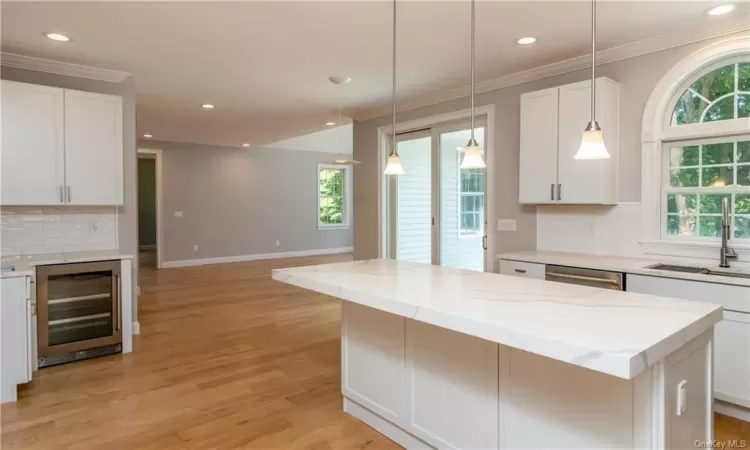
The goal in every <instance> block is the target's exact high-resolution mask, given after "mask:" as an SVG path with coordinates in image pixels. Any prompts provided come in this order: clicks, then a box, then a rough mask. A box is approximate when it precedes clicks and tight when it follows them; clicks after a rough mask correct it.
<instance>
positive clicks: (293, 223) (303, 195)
mask: <svg viewBox="0 0 750 450" xmlns="http://www.w3.org/2000/svg"><path fill="white" fill-rule="evenodd" d="M139 147H140V148H149V149H162V190H163V194H162V197H163V198H162V200H163V206H162V208H163V209H162V217H163V221H164V223H163V228H164V229H163V233H164V243H163V250H164V255H163V260H164V261H165V262H168V261H180V260H190V259H200V258H218V257H227V256H241V255H255V254H266V253H279V252H292V251H303V250H318V249H331V248H343V247H351V246H352V231H351V228H349V229H345V230H323V231H319V230H318V227H317V225H318V222H317V165H318V163H319V162H322V161H330V160H332V159H334V157H335V156H336V155H334V154H331V153H317V152H307V151H292V150H276V149H266V148H249V149H244V148H243V149H233V148H223V147H209V146H202V145H193V144H182V143H174V142H159V141H143V140H142V141H140V142H139ZM354 170H355V173H356V170H357V169H356V168H355V169H354ZM176 211H182V212H183V217H182V218H176V217H175V216H174V213H175V212H176ZM277 240H278V241H279V245H278V246H277V245H276V241H277ZM196 244H197V245H198V251H197V252H194V251H193V245H196Z"/></svg>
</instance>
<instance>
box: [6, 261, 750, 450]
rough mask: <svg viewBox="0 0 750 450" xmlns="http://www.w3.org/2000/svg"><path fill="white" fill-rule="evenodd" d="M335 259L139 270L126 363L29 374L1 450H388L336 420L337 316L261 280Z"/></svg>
mask: <svg viewBox="0 0 750 450" xmlns="http://www.w3.org/2000/svg"><path fill="white" fill-rule="evenodd" d="M349 258H350V257H349V256H348V255H337V256H326V257H311V258H295V259H284V260H271V261H258V262H248V263H236V264H223V265H214V266H202V267H188V268H180V269H165V270H160V271H156V270H151V269H148V270H144V271H143V272H142V274H141V280H142V281H141V283H142V285H141V290H142V295H141V299H140V303H141V311H140V323H141V335H140V336H138V337H136V339H135V352H134V353H132V354H129V355H124V356H122V355H116V356H108V357H104V358H99V359H94V360H89V361H83V362H78V363H73V364H68V365H64V366H58V367H53V368H48V369H44V370H42V371H39V372H37V373H36V374H35V379H34V381H33V382H32V383H30V384H29V385H27V386H26V387H24V388H22V389H21V391H20V393H19V395H20V399H19V401H18V402H17V403H15V404H6V405H3V406H2V408H1V409H0V412H1V413H2V417H1V418H0V420H1V424H2V430H1V434H0V442H1V446H2V449H3V450H6V449H57V448H70V449H85V448H92V449H93V448H95V449H107V450H112V449H136V448H137V449H159V450H163V449H173V448H174V449H230V448H255V449H310V450H324V449H368V450H370V449H396V448H399V447H398V446H397V445H395V444H394V443H392V442H391V441H389V440H388V439H386V438H384V437H382V436H381V435H379V434H378V433H377V432H375V431H373V430H371V429H370V428H368V427H367V426H366V425H363V424H361V423H359V422H358V421H356V420H355V419H353V418H351V417H349V416H347V415H346V414H344V413H343V412H342V410H341V394H340V391H341V389H340V386H341V381H340V370H339V364H340V359H339V358H340V341H339V331H340V328H339V327H340V325H339V319H340V309H339V304H338V302H337V301H336V300H334V299H331V298H328V297H325V296H323V295H319V294H315V293H312V292H308V291H304V290H301V289H297V288H294V287H292V286H288V285H284V284H282V283H278V282H275V281H273V280H271V276H270V272H271V269H272V268H274V267H288V266H292V265H307V264H319V263H323V262H334V261H342V260H347V259H349ZM715 423H716V439H719V440H728V439H743V438H744V439H747V440H748V441H749V442H750V424H748V423H746V422H742V421H738V420H735V419H731V418H728V417H725V416H717V418H716V421H715Z"/></svg>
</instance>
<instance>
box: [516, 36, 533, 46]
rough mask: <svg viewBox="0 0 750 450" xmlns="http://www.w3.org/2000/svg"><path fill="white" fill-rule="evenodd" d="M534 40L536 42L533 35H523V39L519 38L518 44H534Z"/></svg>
mask: <svg viewBox="0 0 750 450" xmlns="http://www.w3.org/2000/svg"><path fill="white" fill-rule="evenodd" d="M534 42H536V38H535V37H533V36H529V37H522V38H521V39H519V40H517V41H516V44H521V45H529V44H533V43H534Z"/></svg>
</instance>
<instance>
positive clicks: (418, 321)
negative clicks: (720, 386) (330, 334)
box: [273, 259, 722, 449]
mask: <svg viewBox="0 0 750 450" xmlns="http://www.w3.org/2000/svg"><path fill="white" fill-rule="evenodd" d="M273 278H274V279H275V280H278V281H282V282H285V283H288V284H292V285H295V286H299V287H302V288H305V289H309V290H312V291H316V292H320V293H323V294H327V295H330V296H333V297H337V298H340V299H341V300H343V302H342V330H341V333H342V334H341V359H342V368H341V371H342V393H343V396H344V409H345V411H347V412H348V413H350V414H352V415H353V416H355V417H357V418H359V419H360V420H362V421H363V422H365V423H366V424H368V425H370V426H371V427H373V428H374V429H376V430H378V431H379V432H381V433H382V434H384V435H386V436H388V437H389V438H391V439H392V440H394V441H395V442H397V443H399V444H401V445H402V446H404V447H406V448H410V449H411V448H453V449H505V448H577V449H581V448H639V449H640V448H694V445H695V442H696V441H708V440H711V439H712V435H713V430H712V423H713V420H712V419H713V418H712V403H713V396H712V377H711V368H712V339H713V326H714V324H716V323H717V322H718V321H720V320H721V318H722V310H721V307H720V306H717V305H712V304H708V303H701V302H689V301H683V300H677V299H670V298H662V297H655V296H650V295H642V294H632V293H625V292H617V291H610V290H602V289H596V288H589V287H584V286H575V285H568V284H560V283H554V282H549V281H541V280H532V279H524V278H517V277H511V276H504V275H497V274H489V273H482V272H472V271H465V270H458V269H451V268H445V267H439V266H431V265H425V264H417V263H409V262H403V261H395V260H385V259H376V260H367V261H355V262H345V263H336V264H325V265H319V266H308V267H297V268H289V269H277V270H274V272H273Z"/></svg>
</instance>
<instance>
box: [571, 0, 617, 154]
mask: <svg viewBox="0 0 750 450" xmlns="http://www.w3.org/2000/svg"><path fill="white" fill-rule="evenodd" d="M607 158H609V152H608V151H607V147H606V146H605V145H604V137H603V136H602V129H601V128H600V127H599V123H597V121H596V0H591V121H590V122H589V124H588V125H587V126H586V129H585V130H583V138H582V139H581V146H580V147H579V148H578V153H576V156H575V159H607Z"/></svg>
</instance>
